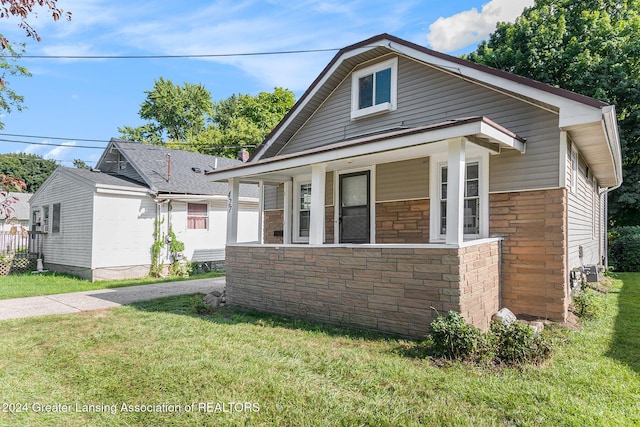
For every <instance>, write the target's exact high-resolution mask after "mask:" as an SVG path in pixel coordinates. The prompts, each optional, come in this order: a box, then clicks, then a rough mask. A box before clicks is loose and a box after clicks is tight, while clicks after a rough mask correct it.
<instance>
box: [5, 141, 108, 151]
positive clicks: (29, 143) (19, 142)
mask: <svg viewBox="0 0 640 427" xmlns="http://www.w3.org/2000/svg"><path fill="white" fill-rule="evenodd" d="M0 142H12V143H15V144H28V145H44V146H48V147H68V148H92V149H98V150H104V148H105V147H96V146H90V145H69V144H52V143H50V142H34V141H19V140H17V139H4V138H0Z"/></svg>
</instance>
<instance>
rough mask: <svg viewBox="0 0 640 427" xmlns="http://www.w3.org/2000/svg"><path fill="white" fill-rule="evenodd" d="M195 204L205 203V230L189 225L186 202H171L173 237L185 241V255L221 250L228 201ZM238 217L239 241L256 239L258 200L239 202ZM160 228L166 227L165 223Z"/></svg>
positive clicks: (223, 243)
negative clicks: (190, 227)
mask: <svg viewBox="0 0 640 427" xmlns="http://www.w3.org/2000/svg"><path fill="white" fill-rule="evenodd" d="M192 203H194V204H206V205H207V229H206V230H202V229H189V228H188V220H187V217H188V203H186V202H177V201H174V202H172V203H171V207H172V208H171V225H172V227H173V232H174V233H175V234H176V238H177V239H178V240H180V241H181V242H183V243H184V246H185V248H184V255H185V257H186V258H187V259H191V258H192V257H193V253H194V251H197V250H210V249H220V250H221V251H222V250H224V247H225V245H226V242H227V236H226V230H227V208H228V204H227V200H226V198H224V199H221V200H213V201H194V202H192ZM239 208H240V213H239V217H238V242H253V241H256V240H258V212H257V210H258V203H257V202H246V201H241V202H240V206H239ZM163 229H165V232H166V230H168V228H167V227H166V226H164V227H163Z"/></svg>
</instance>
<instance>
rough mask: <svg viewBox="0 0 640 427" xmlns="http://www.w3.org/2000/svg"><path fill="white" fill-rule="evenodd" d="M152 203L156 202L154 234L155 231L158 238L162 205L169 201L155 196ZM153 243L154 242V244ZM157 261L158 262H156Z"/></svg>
mask: <svg viewBox="0 0 640 427" xmlns="http://www.w3.org/2000/svg"><path fill="white" fill-rule="evenodd" d="M153 201H154V202H156V221H155V224H154V227H155V228H154V234H155V233H156V231H157V232H158V238H160V235H159V232H160V230H161V228H162V225H161V222H162V205H164V204H165V203H168V202H170V200H169V199H162V200H160V199H158V195H157V194H155V195H154V198H153ZM154 243H155V242H154ZM165 260H166V257H164V260H163V261H165ZM158 261H159V260H158Z"/></svg>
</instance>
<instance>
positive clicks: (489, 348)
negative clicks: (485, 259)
mask: <svg viewBox="0 0 640 427" xmlns="http://www.w3.org/2000/svg"><path fill="white" fill-rule="evenodd" d="M427 344H428V351H429V353H430V354H431V355H432V356H435V357H441V358H446V359H451V360H459V361H470V360H473V361H475V362H482V363H485V362H489V363H496V364H507V365H521V364H524V363H536V364H537V363H540V362H542V361H544V360H545V359H547V358H548V357H549V356H550V355H551V343H550V341H549V340H547V339H546V338H545V336H544V335H543V334H541V333H538V332H535V331H534V330H533V329H532V328H531V327H530V326H529V325H528V324H526V323H522V322H514V323H512V324H511V325H505V324H503V323H502V322H492V324H491V328H490V329H489V332H487V333H486V334H485V333H483V332H482V331H480V329H478V328H476V327H475V326H472V325H470V324H468V323H467V322H465V320H464V318H463V317H462V316H461V315H460V314H459V313H456V312H453V311H450V312H449V313H447V315H446V316H438V317H437V318H436V319H435V320H434V321H433V322H431V335H430V336H429V340H428V342H427Z"/></svg>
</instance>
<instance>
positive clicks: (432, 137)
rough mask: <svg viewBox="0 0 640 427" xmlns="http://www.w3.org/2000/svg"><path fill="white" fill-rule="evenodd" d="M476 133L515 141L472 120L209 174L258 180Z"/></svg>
mask: <svg viewBox="0 0 640 427" xmlns="http://www.w3.org/2000/svg"><path fill="white" fill-rule="evenodd" d="M483 125H484V126H483ZM483 127H484V128H485V130H486V131H487V132H489V131H491V133H492V135H487V134H484V132H483ZM479 134H481V135H483V136H488V137H491V138H493V139H497V141H498V142H499V143H504V144H508V143H512V144H513V143H514V141H512V139H513V138H511V137H510V136H508V135H505V134H504V133H502V132H500V131H499V130H497V129H495V128H493V127H492V126H490V125H488V124H486V123H484V122H482V121H475V122H471V123H464V124H460V125H457V126H454V127H445V128H440V129H433V130H429V131H426V132H423V133H417V134H411V135H402V136H398V137H394V138H387V139H383V140H379V141H371V142H366V143H361V144H354V145H347V146H345V147H335V148H329V149H324V150H323V149H319V150H310V151H311V152H309V153H307V154H305V153H304V152H303V153H301V154H300V155H290V156H283V157H284V158H283V159H279V160H273V161H265V162H263V163H261V162H259V161H255V162H252V163H255V164H251V163H245V164H244V165H241V166H238V167H235V168H234V167H231V168H228V169H226V170H222V169H221V170H219V171H216V172H213V173H211V177H212V178H213V180H214V181H226V180H228V179H230V178H246V179H247V181H250V180H251V179H253V180H256V179H258V178H257V177H258V176H259V175H261V174H266V173H271V172H278V171H283V170H288V169H294V168H298V167H303V166H308V165H312V164H318V163H327V162H331V161H335V160H341V159H346V158H351V157H360V156H366V155H368V154H375V153H380V152H384V151H392V150H398V149H401V148H408V147H412V146H417V145H423V144H430V143H433V142H437V141H444V140H447V139H451V138H459V137H466V136H469V135H479ZM493 135H495V136H496V138H494V136H493ZM516 141H517V140H516ZM517 142H520V141H517ZM314 151H315V152H314ZM272 159H275V158H272ZM242 182H245V180H244V179H242Z"/></svg>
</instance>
